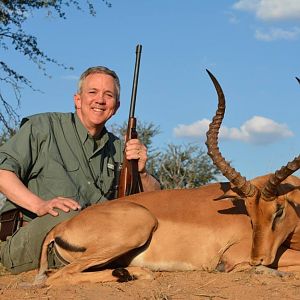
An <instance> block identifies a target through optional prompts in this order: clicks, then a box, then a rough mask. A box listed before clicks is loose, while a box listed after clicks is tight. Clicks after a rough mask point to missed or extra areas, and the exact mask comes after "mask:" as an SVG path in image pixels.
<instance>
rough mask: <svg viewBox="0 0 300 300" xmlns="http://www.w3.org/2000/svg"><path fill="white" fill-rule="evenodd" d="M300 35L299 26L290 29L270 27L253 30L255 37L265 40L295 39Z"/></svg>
mask: <svg viewBox="0 0 300 300" xmlns="http://www.w3.org/2000/svg"><path fill="white" fill-rule="evenodd" d="M299 36H300V27H295V28H293V29H291V30H285V29H282V28H271V29H270V30H268V31H262V30H259V29H257V30H256V31H255V38H256V39H258V40H261V41H265V42H271V41H275V40H296V39H297V38H298V37H299Z"/></svg>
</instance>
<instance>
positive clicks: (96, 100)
mask: <svg viewBox="0 0 300 300" xmlns="http://www.w3.org/2000/svg"><path fill="white" fill-rule="evenodd" d="M116 97H117V91H116V89H115V84H114V79H113V77H112V76H110V75H107V74H101V73H95V74H90V75H88V76H87V77H86V79H85V80H84V81H83V83H82V88H81V93H80V94H76V95H75V96H74V102H75V106H76V111H77V114H78V117H79V119H80V120H81V122H82V123H83V125H84V126H85V128H86V129H87V130H88V131H89V133H90V134H91V135H93V136H95V135H97V134H99V133H100V132H101V130H102V128H103V126H104V124H105V122H106V121H107V120H109V119H110V118H111V117H112V116H113V115H114V114H115V112H116V111H117V109H118V108H119V101H117V99H116Z"/></svg>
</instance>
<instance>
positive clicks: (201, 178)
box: [110, 122, 221, 189]
mask: <svg viewBox="0 0 300 300" xmlns="http://www.w3.org/2000/svg"><path fill="white" fill-rule="evenodd" d="M110 130H111V131H112V132H113V133H114V134H115V135H117V136H120V137H124V136H125V133H126V130H127V122H124V123H123V124H122V125H117V124H113V125H112V126H111V128H110ZM137 132H138V135H139V139H140V140H141V141H142V143H144V144H145V145H146V147H147V148H148V161H147V170H148V172H149V173H151V174H153V175H154V176H155V177H156V178H158V179H159V181H160V183H161V185H162V187H163V188H164V189H184V188H196V187H199V186H201V185H204V184H207V183H209V182H211V181H213V180H216V179H217V175H219V174H221V173H220V172H219V170H217V169H216V168H215V166H214V165H213V164H212V162H211V160H210V158H209V156H208V155H206V153H205V152H204V151H203V150H202V149H201V147H200V146H199V145H197V144H188V145H184V146H183V145H174V144H169V145H167V147H166V149H165V150H164V151H161V150H158V149H153V145H152V141H153V137H155V136H156V135H157V134H159V133H160V129H159V127H157V126H155V125H154V124H153V123H152V122H151V123H146V122H145V123H142V122H137Z"/></svg>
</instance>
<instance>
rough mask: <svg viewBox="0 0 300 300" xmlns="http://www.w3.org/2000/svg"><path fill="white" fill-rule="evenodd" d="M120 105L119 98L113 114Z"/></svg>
mask: <svg viewBox="0 0 300 300" xmlns="http://www.w3.org/2000/svg"><path fill="white" fill-rule="evenodd" d="M120 105H121V103H120V100H118V101H117V103H116V107H115V111H114V114H115V113H116V112H117V111H118V109H119V107H120Z"/></svg>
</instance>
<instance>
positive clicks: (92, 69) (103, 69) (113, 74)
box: [77, 66, 121, 101]
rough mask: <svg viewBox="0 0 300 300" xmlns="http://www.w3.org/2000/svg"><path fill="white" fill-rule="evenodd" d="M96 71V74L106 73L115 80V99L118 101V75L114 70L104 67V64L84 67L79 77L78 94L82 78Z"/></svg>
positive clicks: (119, 87)
mask: <svg viewBox="0 0 300 300" xmlns="http://www.w3.org/2000/svg"><path fill="white" fill-rule="evenodd" d="M97 73H98V74H106V75H110V76H111V77H113V79H114V82H115V88H116V92H117V95H116V99H117V101H119V100H120V90H121V86H120V80H119V77H118V75H117V74H116V72H115V71H113V70H110V69H109V68H107V67H104V66H96V67H90V68H88V69H86V70H85V71H84V72H83V73H82V74H81V76H80V78H79V81H78V87H77V93H78V94H80V93H81V92H82V84H83V82H84V80H85V79H86V78H87V77H88V76H89V75H90V74H97Z"/></svg>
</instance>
